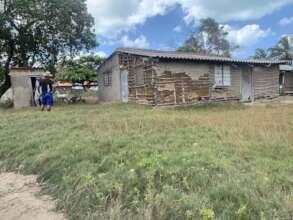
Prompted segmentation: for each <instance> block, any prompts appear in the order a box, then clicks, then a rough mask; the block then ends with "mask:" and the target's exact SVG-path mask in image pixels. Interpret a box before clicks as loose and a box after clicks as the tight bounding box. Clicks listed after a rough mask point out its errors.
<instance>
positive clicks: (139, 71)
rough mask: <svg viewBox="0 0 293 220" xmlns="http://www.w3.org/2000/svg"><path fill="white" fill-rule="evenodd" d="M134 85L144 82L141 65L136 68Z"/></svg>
mask: <svg viewBox="0 0 293 220" xmlns="http://www.w3.org/2000/svg"><path fill="white" fill-rule="evenodd" d="M135 72H136V80H135V81H136V85H143V84H145V79H144V68H143V66H139V67H137V68H136V71H135Z"/></svg>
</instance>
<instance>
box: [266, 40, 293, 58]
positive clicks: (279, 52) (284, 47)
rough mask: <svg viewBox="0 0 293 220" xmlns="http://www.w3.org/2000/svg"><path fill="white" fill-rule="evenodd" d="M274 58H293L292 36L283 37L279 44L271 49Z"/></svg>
mask: <svg viewBox="0 0 293 220" xmlns="http://www.w3.org/2000/svg"><path fill="white" fill-rule="evenodd" d="M269 51H270V53H271V57H272V58H274V59H284V60H293V45H292V43H291V41H290V37H288V36H287V37H282V38H281V39H280V40H279V42H278V43H277V45H276V46H275V47H273V48H270V49H269Z"/></svg>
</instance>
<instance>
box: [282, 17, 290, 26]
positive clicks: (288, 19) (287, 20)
mask: <svg viewBox="0 0 293 220" xmlns="http://www.w3.org/2000/svg"><path fill="white" fill-rule="evenodd" d="M290 24H293V17H290V18H288V17H286V18H282V19H281V20H280V25H282V26H288V25H290Z"/></svg>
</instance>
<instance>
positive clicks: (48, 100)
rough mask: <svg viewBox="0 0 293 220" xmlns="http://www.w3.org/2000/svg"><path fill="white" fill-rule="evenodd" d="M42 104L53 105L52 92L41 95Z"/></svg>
mask: <svg viewBox="0 0 293 220" xmlns="http://www.w3.org/2000/svg"><path fill="white" fill-rule="evenodd" d="M42 105H47V106H53V94H52V93H51V92H47V93H46V94H45V95H43V96H42Z"/></svg>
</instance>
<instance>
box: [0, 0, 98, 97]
mask: <svg viewBox="0 0 293 220" xmlns="http://www.w3.org/2000/svg"><path fill="white" fill-rule="evenodd" d="M0 1H2V2H4V8H2V10H1V13H0V60H1V66H2V68H3V69H4V78H5V79H4V82H3V83H2V85H1V86H0V96H1V95H2V94H3V93H4V92H5V91H6V90H7V89H8V88H9V87H10V78H9V75H8V73H9V68H10V67H12V66H19V67H32V66H33V65H35V64H36V63H37V64H41V65H42V66H45V67H46V68H48V69H49V70H51V71H53V72H54V67H55V65H56V63H57V61H58V59H60V58H61V57H63V56H68V55H71V56H73V55H74V54H76V53H78V52H79V51H80V50H84V49H86V50H89V49H91V48H94V47H96V46H97V43H96V38H95V34H94V30H93V25H94V19H93V17H92V16H91V15H90V14H89V13H88V11H87V6H86V0H5V1H4V0H0Z"/></svg>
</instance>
